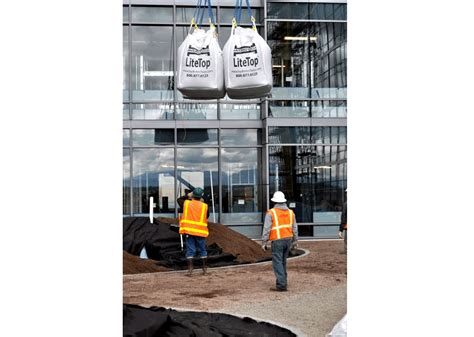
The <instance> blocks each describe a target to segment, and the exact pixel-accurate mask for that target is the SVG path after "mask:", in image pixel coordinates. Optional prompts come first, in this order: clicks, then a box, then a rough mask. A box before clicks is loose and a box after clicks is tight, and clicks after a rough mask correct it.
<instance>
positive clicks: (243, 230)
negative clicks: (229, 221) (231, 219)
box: [222, 221, 263, 239]
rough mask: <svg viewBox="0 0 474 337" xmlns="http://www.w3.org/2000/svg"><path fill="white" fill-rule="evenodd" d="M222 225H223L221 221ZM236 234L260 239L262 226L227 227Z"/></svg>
mask: <svg viewBox="0 0 474 337" xmlns="http://www.w3.org/2000/svg"><path fill="white" fill-rule="evenodd" d="M222 223H225V222H224V221H222ZM229 227H230V228H232V230H234V231H236V232H237V233H240V234H243V235H245V236H246V237H248V238H251V239H261V238H262V231H263V226H229Z"/></svg>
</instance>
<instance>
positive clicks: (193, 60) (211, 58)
mask: <svg viewBox="0 0 474 337" xmlns="http://www.w3.org/2000/svg"><path fill="white" fill-rule="evenodd" d="M177 69H178V72H177V75H176V77H177V88H178V90H179V91H180V92H181V93H182V94H183V96H184V97H185V98H193V99H213V98H222V97H224V96H225V89H224V63H223V60H222V50H221V48H220V47H219V42H218V40H217V33H216V29H215V27H214V25H211V28H210V29H209V30H208V31H207V32H206V31H205V30H204V29H199V28H196V29H194V31H193V32H192V33H190V34H188V36H187V37H186V39H185V40H184V41H183V43H182V44H181V45H180V46H179V48H178V68H177Z"/></svg>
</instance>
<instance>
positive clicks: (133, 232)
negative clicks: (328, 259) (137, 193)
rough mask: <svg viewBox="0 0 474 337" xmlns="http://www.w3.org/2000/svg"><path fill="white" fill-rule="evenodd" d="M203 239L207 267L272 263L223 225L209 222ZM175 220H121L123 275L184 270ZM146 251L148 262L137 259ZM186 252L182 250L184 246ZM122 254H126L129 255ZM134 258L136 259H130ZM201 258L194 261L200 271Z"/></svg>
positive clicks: (254, 244) (256, 246)
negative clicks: (143, 250)
mask: <svg viewBox="0 0 474 337" xmlns="http://www.w3.org/2000/svg"><path fill="white" fill-rule="evenodd" d="M208 226H209V236H208V237H207V239H206V251H207V254H208V258H207V263H208V265H209V267H221V266H228V265H235V264H245V263H256V262H261V261H269V260H271V252H270V251H263V250H262V248H261V247H260V244H258V243H257V242H255V241H253V240H251V239H249V238H247V237H246V236H245V235H242V234H240V233H238V232H236V231H234V230H232V229H230V228H228V227H227V226H225V225H222V224H219V223H213V222H209V223H208ZM178 232H179V226H178V220H177V219H171V218H162V217H159V218H154V219H153V223H150V220H149V218H145V217H127V218H124V219H123V250H124V261H123V273H124V274H137V273H151V272H157V271H167V270H183V269H186V268H187V262H186V257H185V253H184V251H183V250H181V243H180V236H179V233H178ZM143 248H145V250H146V253H147V256H148V258H149V259H150V260H142V259H140V258H138V257H137V256H139V255H140V252H141V251H142V249H143ZM184 249H185V247H184ZM125 253H129V254H128V255H132V256H128V255H127V254H125ZM302 253H303V251H297V252H295V253H291V254H290V256H294V255H299V254H302ZM133 256H135V257H137V258H135V259H133ZM200 265H201V259H199V258H198V259H195V266H196V267H197V268H199V267H200Z"/></svg>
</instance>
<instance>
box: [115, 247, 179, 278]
mask: <svg viewBox="0 0 474 337" xmlns="http://www.w3.org/2000/svg"><path fill="white" fill-rule="evenodd" d="M169 270H171V269H169V268H166V267H163V266H159V265H157V261H154V260H142V259H141V258H139V257H138V256H135V255H132V254H130V253H127V252H126V251H124V252H123V273H124V274H138V273H154V272H158V271H169Z"/></svg>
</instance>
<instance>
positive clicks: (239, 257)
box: [157, 218, 272, 263]
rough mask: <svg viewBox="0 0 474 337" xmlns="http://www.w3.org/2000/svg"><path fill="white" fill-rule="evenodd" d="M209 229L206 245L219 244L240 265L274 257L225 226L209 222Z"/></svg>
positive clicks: (166, 219)
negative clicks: (234, 257)
mask: <svg viewBox="0 0 474 337" xmlns="http://www.w3.org/2000/svg"><path fill="white" fill-rule="evenodd" d="M157 220H158V221H160V222H164V223H168V224H177V223H178V220H177V219H171V218H157ZM208 228H209V236H208V237H207V239H206V245H207V246H210V245H212V244H217V245H218V246H219V247H221V248H222V250H223V251H224V252H226V253H230V254H232V255H234V256H236V259H235V260H236V262H238V263H255V262H258V261H262V260H266V259H269V258H271V256H272V255H271V253H270V252H269V251H266V252H265V251H263V250H262V247H260V245H259V244H258V243H257V242H255V241H253V240H252V239H249V238H248V237H246V236H245V235H243V234H240V233H238V232H236V231H234V230H232V229H230V228H229V227H227V226H225V225H222V224H220V223H214V222H209V223H208Z"/></svg>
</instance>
